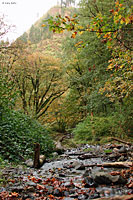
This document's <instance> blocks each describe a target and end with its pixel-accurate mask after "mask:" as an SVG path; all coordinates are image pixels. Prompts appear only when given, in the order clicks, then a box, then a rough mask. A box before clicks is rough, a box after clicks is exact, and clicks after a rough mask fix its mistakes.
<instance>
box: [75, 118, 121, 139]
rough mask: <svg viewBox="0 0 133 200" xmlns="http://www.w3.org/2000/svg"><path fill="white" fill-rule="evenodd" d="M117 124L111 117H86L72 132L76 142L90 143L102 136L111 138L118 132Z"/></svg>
mask: <svg viewBox="0 0 133 200" xmlns="http://www.w3.org/2000/svg"><path fill="white" fill-rule="evenodd" d="M118 127H119V126H118V123H117V121H116V120H115V118H114V117H113V116H110V117H93V118H91V117H88V118H86V119H85V120H84V121H83V122H81V123H79V124H78V125H77V126H76V128H75V129H74V130H73V134H74V137H75V139H76V140H77V141H79V140H80V141H92V140H96V139H97V138H100V137H102V136H111V135H112V134H115V133H114V130H115V132H116V133H117V130H118Z"/></svg>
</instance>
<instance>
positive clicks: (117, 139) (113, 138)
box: [110, 137, 133, 146]
mask: <svg viewBox="0 0 133 200" xmlns="http://www.w3.org/2000/svg"><path fill="white" fill-rule="evenodd" d="M110 140H116V141H118V142H121V143H123V144H127V145H130V146H131V145H133V144H132V143H131V142H126V141H123V140H121V139H119V138H115V137H110Z"/></svg>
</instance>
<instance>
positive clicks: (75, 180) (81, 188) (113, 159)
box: [0, 144, 133, 200]
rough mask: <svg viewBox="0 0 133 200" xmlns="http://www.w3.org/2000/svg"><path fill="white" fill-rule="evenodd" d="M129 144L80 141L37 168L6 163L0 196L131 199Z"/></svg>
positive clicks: (2, 197)
mask: <svg viewBox="0 0 133 200" xmlns="http://www.w3.org/2000/svg"><path fill="white" fill-rule="evenodd" d="M132 154H133V148H132V146H130V145H125V144H124V145H123V144H107V145H103V146H100V145H95V146H93V145H88V144H87V145H83V146H82V147H78V148H73V149H67V150H66V151H65V152H64V153H63V154H61V155H58V156H57V155H56V153H55V154H54V155H55V158H53V159H52V160H47V161H46V162H45V163H44V165H43V166H42V167H41V168H40V169H38V170H36V169H34V168H29V167H28V168H27V167H26V168H25V169H24V168H23V167H22V166H19V167H17V168H16V167H8V168H6V169H3V170H2V176H3V178H5V180H6V181H5V185H3V187H0V199H2V200H6V199H7V200H8V199H13V200H15V199H22V200H24V199H25V200H26V199H27V200H39V199H44V200H49V199H50V200H52V199H55V200H56V199H64V200H84V199H87V200H89V199H110V200H111V199H112V200H114V199H122V200H128V199H133V179H132V172H133V171H132V170H133V168H132Z"/></svg>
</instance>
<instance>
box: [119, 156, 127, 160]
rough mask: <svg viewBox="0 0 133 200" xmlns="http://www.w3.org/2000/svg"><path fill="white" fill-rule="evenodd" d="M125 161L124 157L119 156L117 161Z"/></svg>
mask: <svg viewBox="0 0 133 200" xmlns="http://www.w3.org/2000/svg"><path fill="white" fill-rule="evenodd" d="M125 160H126V159H125V157H124V156H121V157H120V158H119V159H118V161H125Z"/></svg>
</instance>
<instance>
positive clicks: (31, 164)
mask: <svg viewBox="0 0 133 200" xmlns="http://www.w3.org/2000/svg"><path fill="white" fill-rule="evenodd" d="M25 164H26V165H27V167H33V160H32V159H29V160H26V161H25Z"/></svg>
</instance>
